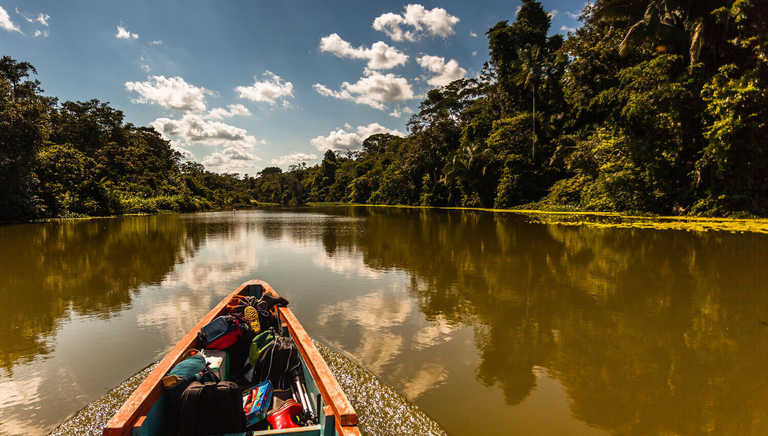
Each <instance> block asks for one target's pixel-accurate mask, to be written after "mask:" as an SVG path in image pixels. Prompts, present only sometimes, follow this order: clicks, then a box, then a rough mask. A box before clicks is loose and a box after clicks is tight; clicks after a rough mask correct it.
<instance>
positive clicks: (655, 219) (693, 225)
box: [2, 201, 768, 234]
mask: <svg viewBox="0 0 768 436" xmlns="http://www.w3.org/2000/svg"><path fill="white" fill-rule="evenodd" d="M281 207H283V206H282V205H280V204H279V203H269V202H260V201H251V203H250V205H244V204H243V205H239V206H237V210H242V209H249V208H281ZM302 207H307V208H323V207H361V208H389V209H421V210H452V211H468V212H489V213H511V214H518V215H524V216H526V217H528V219H529V221H531V222H534V223H541V224H557V225H566V226H582V225H588V226H593V227H603V228H636V229H655V230H683V231H696V232H708V231H724V232H733V233H762V234H768V218H727V217H693V216H664V215H650V214H649V215H638V214H631V213H622V212H593V211H579V210H569V211H564V210H542V209H527V208H521V209H495V208H480V207H456V206H410V205H401V204H395V205H390V204H365V203H343V202H310V203H307V204H306V205H305V206H302ZM228 210H231V209H230V208H228V207H227V208H220V207H218V208H217V207H214V208H210V209H202V210H189V211H184V210H172V209H154V210H149V211H140V212H131V213H124V214H119V215H104V216H68V217H57V218H44V219H39V220H33V221H29V222H59V221H70V220H91V219H101V218H118V217H121V216H142V215H158V214H173V213H184V212H220V211H228ZM2 224H13V222H6V223H2Z"/></svg>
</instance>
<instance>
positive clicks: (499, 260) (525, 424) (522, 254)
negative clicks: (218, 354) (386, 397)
mask: <svg viewBox="0 0 768 436" xmlns="http://www.w3.org/2000/svg"><path fill="white" fill-rule="evenodd" d="M0 241H2V244H0V319H2V321H0V433H2V434H41V433H45V432H47V431H49V430H51V429H52V428H53V427H54V426H55V425H56V424H58V423H60V422H62V421H63V420H65V419H66V418H67V417H68V416H70V415H71V414H73V413H74V412H76V411H77V410H79V409H81V408H83V407H85V406H86V405H88V404H89V403H91V402H93V401H95V400H96V399H99V398H102V397H103V396H104V395H105V393H107V392H110V391H111V389H113V388H114V387H115V386H119V385H120V384H121V382H123V381H124V380H125V379H126V378H127V377H129V376H131V375H132V374H136V373H137V372H138V371H140V370H141V369H142V368H145V367H146V366H147V365H148V364H150V363H151V362H153V361H156V360H157V359H159V358H160V357H162V356H163V354H164V353H165V352H166V351H167V350H168V349H169V348H170V347H171V346H172V345H173V344H174V343H175V342H176V341H177V340H178V339H179V338H181V336H183V334H184V333H185V332H186V331H188V330H189V329H190V328H191V327H193V326H194V325H195V324H196V322H197V320H198V319H199V318H200V317H201V316H202V315H203V314H205V313H206V312H207V311H208V310H209V309H210V308H211V307H212V306H213V305H215V304H216V303H217V302H218V301H219V300H220V299H221V298H222V296H224V295H225V294H227V293H228V292H230V291H231V290H232V289H233V288H234V287H235V286H237V285H238V284H240V283H242V282H243V281H245V280H248V279H250V278H261V279H264V280H266V281H268V282H270V283H271V284H272V285H273V287H275V288H276V289H277V290H278V291H279V292H280V293H281V294H283V295H285V296H286V297H288V298H289V299H290V300H291V306H292V307H293V310H294V311H295V313H296V314H297V316H298V317H299V319H300V320H301V321H302V323H303V324H304V326H305V327H306V329H307V330H308V331H309V333H310V334H311V335H312V336H313V338H315V339H316V340H318V341H320V342H322V343H325V344H328V345H330V346H332V347H334V348H336V349H339V350H341V351H342V352H344V353H345V355H349V356H351V357H352V358H353V359H355V360H356V361H357V362H359V363H360V364H361V365H362V366H363V367H365V368H366V369H367V370H368V371H370V372H372V373H373V374H375V375H376V376H378V378H379V379H381V380H382V381H383V382H384V383H386V384H387V385H389V386H392V387H394V389H396V390H397V391H398V392H399V393H400V394H401V395H403V396H405V397H406V398H407V399H409V400H411V401H412V402H413V403H414V404H416V405H417V406H419V408H420V409H421V410H422V411H424V412H425V413H427V414H428V415H429V416H431V417H432V418H434V419H435V420H436V421H437V422H438V423H439V424H440V426H441V427H442V428H444V429H445V430H447V431H448V432H449V433H450V434H457V435H458V434H488V435H494V434H498V435H502V434H541V435H556V434H584V435H591V434H659V433H664V434H766V433H768V371H767V370H766V368H768V365H766V364H768V281H767V279H768V268H766V263H767V262H766V259H768V235H764V234H756V233H744V234H733V233H726V232H707V233H701V232H684V231H677V230H650V229H634V228H612V227H608V228H606V227H594V226H572V225H567V226H566V225H559V224H547V223H541V222H531V221H530V220H529V219H528V218H526V217H523V216H520V215H513V214H493V213H485V212H468V211H430V210H408V209H389V208H344V207H338V208H329V209H308V210H293V211H292V210H267V211H240V212H237V213H234V214H233V213H231V212H228V213H205V214H190V215H160V216H150V217H124V218H117V219H102V220H88V221H65V222H55V223H45V224H25V225H12V226H2V227H0ZM352 394H355V393H354V392H353V393H352ZM380 416H383V415H380Z"/></svg>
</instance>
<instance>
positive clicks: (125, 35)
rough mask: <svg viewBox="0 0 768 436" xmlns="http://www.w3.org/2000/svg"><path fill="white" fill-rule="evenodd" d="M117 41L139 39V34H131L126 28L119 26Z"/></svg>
mask: <svg viewBox="0 0 768 436" xmlns="http://www.w3.org/2000/svg"><path fill="white" fill-rule="evenodd" d="M115 38H117V39H139V34H138V33H131V32H129V31H128V30H126V29H125V27H123V26H120V25H118V26H117V33H115Z"/></svg>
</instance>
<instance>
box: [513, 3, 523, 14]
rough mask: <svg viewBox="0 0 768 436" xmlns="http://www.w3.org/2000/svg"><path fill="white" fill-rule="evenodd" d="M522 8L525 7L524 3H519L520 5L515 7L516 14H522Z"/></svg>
mask: <svg viewBox="0 0 768 436" xmlns="http://www.w3.org/2000/svg"><path fill="white" fill-rule="evenodd" d="M521 9H523V6H522V5H518V6H517V7H516V8H515V15H518V14H520V10H521Z"/></svg>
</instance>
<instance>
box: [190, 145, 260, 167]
mask: <svg viewBox="0 0 768 436" xmlns="http://www.w3.org/2000/svg"><path fill="white" fill-rule="evenodd" d="M260 160H261V158H260V157H258V156H256V155H255V154H253V153H251V152H250V151H248V150H243V149H241V148H237V147H227V148H225V149H223V150H221V151H216V152H213V153H211V154H210V155H208V156H206V157H205V158H203V162H202V164H203V165H204V166H205V167H206V168H209V169H215V170H218V171H224V172H233V171H237V170H242V169H247V168H253V165H254V164H255V163H256V162H259V161H260Z"/></svg>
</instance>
